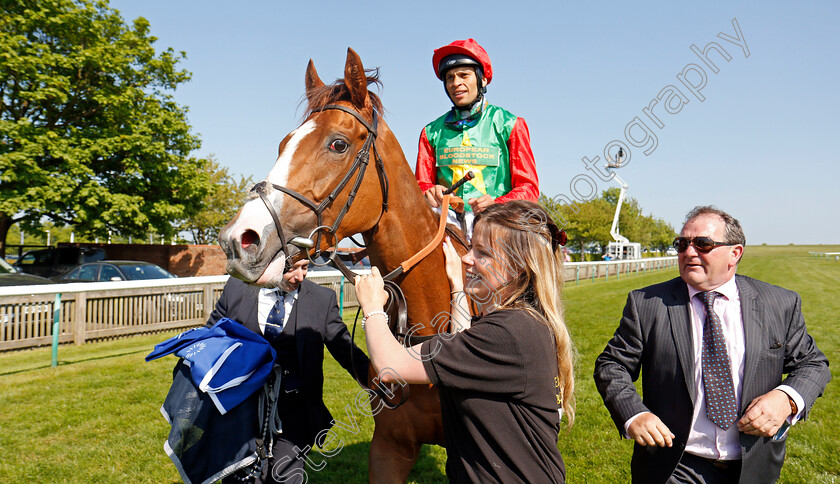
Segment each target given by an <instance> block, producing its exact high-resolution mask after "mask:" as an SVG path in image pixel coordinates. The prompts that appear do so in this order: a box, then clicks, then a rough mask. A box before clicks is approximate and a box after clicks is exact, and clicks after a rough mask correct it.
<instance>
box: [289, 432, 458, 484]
mask: <svg viewBox="0 0 840 484" xmlns="http://www.w3.org/2000/svg"><path fill="white" fill-rule="evenodd" d="M432 448H433V447H432V446H430V445H424V446H423V447H422V448H421V449H420V455H419V457H418V458H417V463H415V464H414V468H413V469H412V471H411V474H409V476H408V481H409V482H423V483H427V482H431V483H435V482H449V481H448V480H447V479H446V475H444V474H443V473H442V472H441V470H440V466H439V464H438V460H437V459H436V458H435V456H434V455H433V451H432ZM333 452H334V450H333ZM368 452H370V443H369V442H360V443H355V444H350V445H345V446H344V447H342V448H341V450H340V451H338V452H337V453H335V455H333V456H332V457H327V456H326V455H323V454H320V453H319V452H318V451H317V450H313V451H312V452H310V453H309V458H310V459H311V460H312V462H313V464H316V465H318V466H319V467H321V465H322V463H323V467H322V469H321V470H320V471H316V470H314V469H312V468H311V467H310V466H307V467H306V472H307V475H308V477H309V478H310V479H309V480H310V482H319V483H322V482H323V483H336V484H347V483H351V482H367V480H368V479H367V478H368Z"/></svg>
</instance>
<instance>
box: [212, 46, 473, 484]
mask: <svg viewBox="0 0 840 484" xmlns="http://www.w3.org/2000/svg"><path fill="white" fill-rule="evenodd" d="M369 84H380V81H379V79H378V73H373V72H372V71H366V70H365V68H364V66H363V65H362V61H361V59H360V58H359V56H358V54H356V52H355V51H353V49H350V48H348V49H347V60H346V63H345V68H344V79H339V80H337V81H336V82H335V83H333V84H330V85H327V84H325V83H324V82H323V81H322V80H321V79H320V77H319V76H318V73H317V71H316V70H315V66H314V63H313V62H312V60H310V61H309V64H308V65H307V68H306V75H305V85H306V102H307V110H306V111H307V114H306V115H305V119H304V121H303V123H302V124H301V125H300V126H299V127H298V128H297V129H295V130H294V131H292V132H291V133H289V134H288V135H287V136H286V137H285V138H284V139H283V140H282V142H281V143H280V145H279V147H278V156H277V160H276V162H275V164H274V166H273V167H272V168H271V170H270V171H269V173H268V175H267V176H266V178H265V180H264V181H262V182H260V183H258V184H257V185H256V186H255V187H254V189H253V190H252V191H251V192H250V193H249V195H248V198H247V199H246V202H245V203H244V205H243V206H242V208H241V209H240V210H239V212H238V213H237V214H236V216H235V217H234V218H233V219H232V220H231V221H230V222H229V223H228V224H227V225H225V227H224V228H223V229H222V231H221V232H220V235H219V243H220V245H221V246H222V249H223V250H224V251H225V253H226V255H227V257H228V261H227V271H228V273H230V274H231V275H232V276H234V277H237V278H239V279H241V280H243V281H245V282H247V283H250V284H255V285H261V286H266V285H274V284H276V283H277V282H278V281H279V280H280V278H281V277H282V274H283V272H284V270H285V269H286V268H287V267H288V266H289V264H290V262H291V260H297V259H300V258H302V257H304V256H306V255H307V253H308V254H309V256H311V255H312V254H313V253H317V252H319V251H320V250H321V249H322V248H325V247H327V246H329V245H330V243H335V242H337V241H338V240H341V239H342V238H344V237H348V236H352V235H353V234H357V233H361V234H362V236H363V237H364V241H365V244H366V246H367V253H368V255H369V257H370V261H371V264H372V265H375V266H376V267H378V268H379V270H380V271H381V272H382V273H383V274H387V273H388V272H389V271H393V270H394V269H395V268H398V266H400V265H401V264H402V263H403V262H404V261H406V260H407V259H409V258H410V257H411V256H412V255H414V254H416V253H418V252H420V251H421V249H423V248H424V246H426V244H428V243H429V242H430V241H432V240H433V238H434V237H435V235H436V232H437V231H438V220H437V217H436V215H435V214H434V212H433V211H432V210H430V208H429V206H428V205H427V204H426V202H425V200H424V197H423V194H422V193H421V191H420V189H419V187H418V185H417V183H416V181H415V178H414V174H413V172H412V171H411V168H410V166H409V164H408V162H407V161H406V159H405V155H404V153H403V151H402V148H401V147H400V144H399V142H398V141H397V139H396V137H395V136H394V134H393V133H392V132H391V130H390V129H389V128H388V125H387V123H385V122H384V121H383V120H382V119H381V118H380V116H379V113H381V112H382V103H381V100H380V99H379V97H378V96H377V95H376V94H375V93H373V92H372V91H370V90H368V86H369ZM369 164H373V165H375V166H372V167H368V165H369ZM301 241H305V243H301ZM313 244H314V247H313ZM459 250H460V251H462V252H463V251H464V250H465V249H464V247H460V248H459ZM400 271H401V270H400V269H397V271H396V273H399V272H400ZM445 274H446V273H445V269H444V254H443V250H442V248H441V247H440V246H439V245H438V246H436V247H434V248H433V249H432V250H431V252H430V253H429V254H428V255H427V256H425V257H424V258H423V259H422V260H421V261H419V262H418V263H417V264H416V265H414V266H413V267H411V268H410V269H407V270H406V271H405V272H402V273H401V274H400V275H398V276H397V277H396V278H395V282H397V283H398V284H399V287H400V288H401V289H402V293H403V294H404V295H405V299H406V301H407V302H408V304H407V308H406V310H407V316H408V324H409V325H410V326H411V330H410V332H411V333H413V334H415V335H418V336H429V335H434V334H436V333H439V332H441V331H445V330H447V325H448V323H449V318H448V317H441V315H444V314H445V315H448V310H449V304H450V293H449V283H448V280H447V278H446V275H445ZM370 372H371V375H370V376H372V375H373V370H371V371H370ZM409 387H410V388H409V389H410V396H409V398H408V399H407V400H406V401H405V403H404V404H403V405H401V406H399V407H397V408H395V409H387V408H386V409H381V406H379V407H377V408H378V409H380V410H379V411H378V412H375V416H374V423H375V428H374V433H373V439H372V441H371V444H370V454H369V460H368V463H369V480H370V482H372V483H386V482H389V483H390V482H394V483H397V482H405V481H406V480H407V478H408V474H409V472H410V471H411V468H412V467H413V466H414V463H415V462H416V460H417V458H418V455H419V452H420V448H421V446H422V444H437V445H441V446H443V445H444V438H443V428H442V422H441V410H440V399H439V396H438V392H437V389H436V388H434V387H433V386H431V385H410V386H409ZM374 400H376V398H374V399H372V401H371V404H372V405H374Z"/></svg>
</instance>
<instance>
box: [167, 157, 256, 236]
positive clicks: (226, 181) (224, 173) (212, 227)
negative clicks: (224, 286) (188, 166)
mask: <svg viewBox="0 0 840 484" xmlns="http://www.w3.org/2000/svg"><path fill="white" fill-rule="evenodd" d="M204 170H205V174H206V176H207V178H208V180H209V182H210V183H211V185H212V187H213V188H212V189H211V190H210V191H208V192H207V194H206V195H205V196H204V200H203V201H202V202H203V203H202V204H203V206H204V208H203V209H202V210H201V211H199V212H198V213H196V214H195V215H193V216H192V217H188V218H187V219H186V220H185V221H184V222H183V223H182V224H181V227H180V228H181V230H183V231H187V232H190V233H191V234H192V237H193V242H195V243H196V244H211V243H215V242H216V241H217V240H218V238H219V230H221V228H222V227H223V226H224V225H225V224H226V223H228V221H230V220H231V219H232V218H233V217H234V215H236V212H237V211H238V210H239V208H240V207H242V205H243V204H244V203H245V198H246V196H247V195H248V189H249V188H250V187H251V185H252V184H253V181H252V179H251V177H248V178H245V177H244V176H240V177H239V181H236V180H234V178H233V177H232V176H231V175H230V173H229V172H228V169H227V168H224V167H220V166H219V163H218V162H216V160H215V159H213V157H212V156H210V157H209V159H208V162H207V165H206V166H205V167H204Z"/></svg>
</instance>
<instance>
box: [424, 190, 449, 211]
mask: <svg viewBox="0 0 840 484" xmlns="http://www.w3.org/2000/svg"><path fill="white" fill-rule="evenodd" d="M445 191H446V187H445V186H443V185H435V186H433V187H432V188H429V189H428V190H426V191H425V192H423V195H424V196H425V197H426V203H428V204H429V206H430V207H432V208H437V207H440V204H441V203H442V202H443V192H445Z"/></svg>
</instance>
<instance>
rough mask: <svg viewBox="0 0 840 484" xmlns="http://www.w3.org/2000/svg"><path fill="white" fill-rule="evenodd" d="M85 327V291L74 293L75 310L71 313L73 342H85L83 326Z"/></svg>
mask: <svg viewBox="0 0 840 484" xmlns="http://www.w3.org/2000/svg"><path fill="white" fill-rule="evenodd" d="M86 327H87V293H86V292H79V293H76V311H74V314H73V344H75V345H76V346H81V345H83V344H85V328H86Z"/></svg>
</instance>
